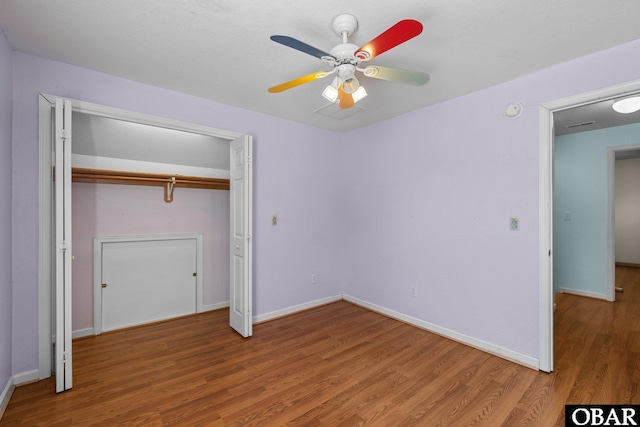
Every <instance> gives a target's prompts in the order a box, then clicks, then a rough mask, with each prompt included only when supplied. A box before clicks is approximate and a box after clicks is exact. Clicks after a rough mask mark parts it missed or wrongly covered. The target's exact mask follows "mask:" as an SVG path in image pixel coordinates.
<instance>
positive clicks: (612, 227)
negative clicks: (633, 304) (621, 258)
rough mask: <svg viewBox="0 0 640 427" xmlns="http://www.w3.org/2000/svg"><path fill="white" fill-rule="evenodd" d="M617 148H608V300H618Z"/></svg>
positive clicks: (606, 289)
mask: <svg viewBox="0 0 640 427" xmlns="http://www.w3.org/2000/svg"><path fill="white" fill-rule="evenodd" d="M615 152H616V150H615V149H614V148H613V147H609V148H608V149H607V182H606V185H607V206H606V210H607V216H606V221H607V237H606V239H607V248H606V250H607V254H606V257H607V266H606V268H607V283H606V288H605V296H606V300H607V301H612V302H613V301H615V300H616V211H615V209H616V153H615Z"/></svg>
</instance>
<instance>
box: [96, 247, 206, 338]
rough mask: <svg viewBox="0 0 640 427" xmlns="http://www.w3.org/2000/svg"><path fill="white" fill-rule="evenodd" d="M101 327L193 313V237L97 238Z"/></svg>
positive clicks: (194, 295) (194, 287) (195, 268)
mask: <svg viewBox="0 0 640 427" xmlns="http://www.w3.org/2000/svg"><path fill="white" fill-rule="evenodd" d="M101 261H102V284H101V293H102V332H106V331H112V330H115V329H121V328H126V327H129V326H135V325H141V324H144V323H149V322H155V321H159V320H164V319H170V318H174V317H178V316H184V315H187V314H193V313H196V298H197V286H196V285H197V281H196V276H197V275H196V271H197V265H196V264H197V241H196V239H167V240H149V241H144V240H140V241H121V242H109V243H105V242H103V243H102V260H101Z"/></svg>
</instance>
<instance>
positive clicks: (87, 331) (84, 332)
mask: <svg viewBox="0 0 640 427" xmlns="http://www.w3.org/2000/svg"><path fill="white" fill-rule="evenodd" d="M91 335H95V333H94V332H93V328H84V329H78V330H75V331H73V332H72V333H71V338H72V339H76V338H82V337H88V336H91Z"/></svg>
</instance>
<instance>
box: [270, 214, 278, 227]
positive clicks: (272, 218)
mask: <svg viewBox="0 0 640 427" xmlns="http://www.w3.org/2000/svg"><path fill="white" fill-rule="evenodd" d="M271 225H278V215H273V216H272V217H271Z"/></svg>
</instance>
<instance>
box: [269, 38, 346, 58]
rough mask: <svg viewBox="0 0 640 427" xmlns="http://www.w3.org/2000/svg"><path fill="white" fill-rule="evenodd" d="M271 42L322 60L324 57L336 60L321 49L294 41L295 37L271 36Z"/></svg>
mask: <svg viewBox="0 0 640 427" xmlns="http://www.w3.org/2000/svg"><path fill="white" fill-rule="evenodd" d="M271 40H273V41H274V42H277V43H280V44H283V45H285V46H289V47H291V48H293V49H296V50H299V51H300V52H304V53H306V54H309V55H311V56H315V57H316V58H320V59H322V57H325V56H326V57H329V58H333V59H336V58H335V57H334V56H333V55H331V54H328V53H327V52H325V51H322V50H320V49H317V48H315V47H313V46H310V45H308V44H306V43H304V42H301V41H300V40H297V39H294V38H293V37H289V36H271Z"/></svg>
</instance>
